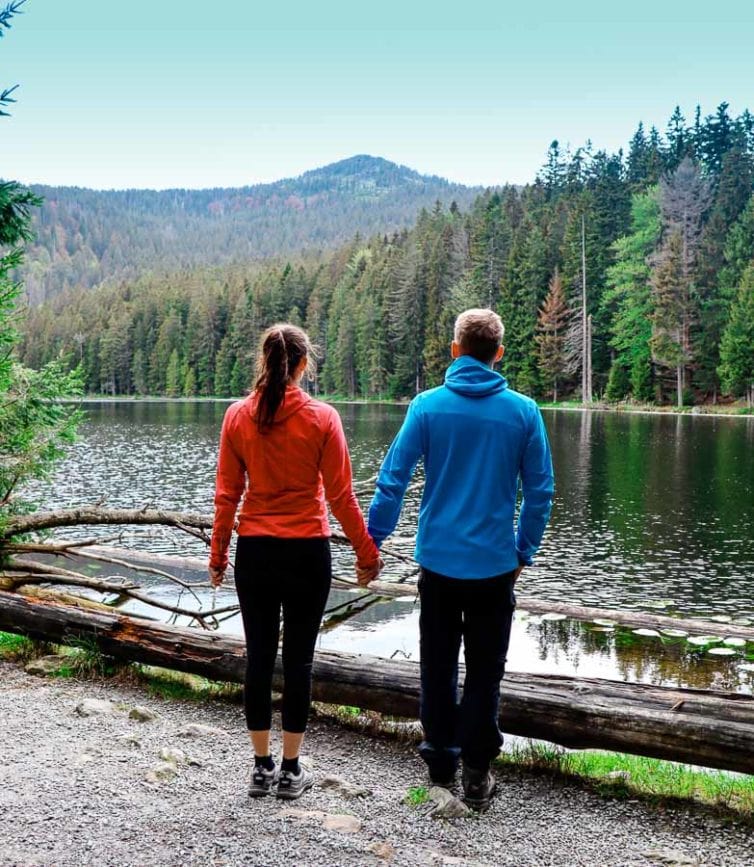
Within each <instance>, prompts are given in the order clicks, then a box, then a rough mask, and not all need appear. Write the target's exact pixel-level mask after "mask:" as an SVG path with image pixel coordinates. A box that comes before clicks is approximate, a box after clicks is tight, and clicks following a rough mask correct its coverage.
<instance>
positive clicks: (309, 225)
mask: <svg viewBox="0 0 754 867" xmlns="http://www.w3.org/2000/svg"><path fill="white" fill-rule="evenodd" d="M32 189H34V191H35V192H37V193H38V194H39V195H41V196H42V197H43V198H44V204H43V206H42V208H41V209H40V211H39V212H38V214H37V215H36V218H35V231H36V240H35V242H34V243H32V244H30V245H29V247H28V249H27V256H26V264H25V265H24V268H23V273H22V275H21V276H22V279H23V280H24V281H25V284H26V288H27V292H28V294H29V297H30V300H31V301H32V302H39V301H42V300H44V299H46V298H49V297H51V296H54V295H56V294H57V293H58V292H60V291H61V290H63V289H66V288H69V287H76V286H84V287H90V286H94V285H96V284H98V283H101V282H102V281H103V280H106V279H109V278H128V277H133V276H134V275H136V274H138V273H141V272H143V271H145V270H168V271H170V270H177V269H180V268H184V267H192V266H196V265H215V264H217V265H219V264H224V263H228V262H238V261H248V260H250V259H260V258H268V257H275V256H280V255H291V254H296V253H299V252H302V251H319V250H323V249H327V248H331V247H335V246H337V245H339V244H341V243H342V242H343V241H346V240H348V239H349V238H352V237H353V236H354V235H355V234H356V233H357V232H360V233H361V234H362V235H373V234H376V233H383V232H384V233H391V232H394V231H397V230H400V229H403V228H405V227H407V226H410V225H412V224H413V222H414V220H415V218H416V214H417V212H418V211H419V210H420V209H421V208H422V207H431V206H432V205H433V204H434V203H435V202H436V201H437V200H439V201H441V202H442V203H443V204H445V205H449V204H450V203H451V202H452V201H454V200H455V201H456V202H457V203H458V205H459V206H460V207H462V208H463V207H464V206H467V205H469V204H470V203H471V202H472V201H473V199H474V198H475V197H476V196H477V195H478V193H479V192H480V189H479V188H472V187H466V186H463V185H461V184H453V183H450V182H449V181H446V180H444V179H443V178H439V177H436V176H430V175H422V174H419V173H418V172H416V171H414V170H413V169H410V168H407V167H406V166H400V165H397V164H396V163H392V162H389V161H388V160H385V159H382V158H380V157H373V156H367V155H360V156H354V157H351V158H350V159H345V160H342V161H340V162H336V163H332V164H331V165H328V166H324V167H322V168H319V169H313V170H312V171H308V172H305V173H304V174H303V175H301V176H300V177H297V178H288V179H285V180H280V181H276V182H274V183H269V184H257V185H254V186H248V187H239V188H233V189H205V190H184V189H175V190H161V191H156V190H89V189H83V188H79V187H48V186H33V187H32Z"/></svg>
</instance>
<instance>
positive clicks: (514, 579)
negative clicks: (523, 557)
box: [513, 566, 526, 584]
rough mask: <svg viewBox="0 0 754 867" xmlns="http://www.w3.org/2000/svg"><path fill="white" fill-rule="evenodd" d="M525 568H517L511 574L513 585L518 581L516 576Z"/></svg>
mask: <svg viewBox="0 0 754 867" xmlns="http://www.w3.org/2000/svg"><path fill="white" fill-rule="evenodd" d="M525 568H526V567H525V566H519V567H518V569H516V570H515V571H514V573H513V583H514V584H515V583H516V581H518V576H519V575H520V574H521V573H522V572H523V571H524V569H525Z"/></svg>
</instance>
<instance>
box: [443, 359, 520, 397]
mask: <svg viewBox="0 0 754 867" xmlns="http://www.w3.org/2000/svg"><path fill="white" fill-rule="evenodd" d="M445 385H446V386H447V387H448V388H449V389H450V390H451V391H455V392H456V393H457V394H464V395H466V396H467V397H487V395H490V394H497V393H498V392H501V391H504V390H505V389H506V388H508V383H507V381H506V379H505V377H504V376H502V375H501V374H499V373H497V372H496V371H494V370H493V369H492V368H491V367H488V365H486V364H484V363H483V362H481V361H477V359H476V358H472V357H471V356H470V355H462V356H461V357H460V358H456V360H455V361H454V362H453V363H452V364H451V365H450V367H449V368H448V369H447V371H446V373H445Z"/></svg>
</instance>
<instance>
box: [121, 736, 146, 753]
mask: <svg viewBox="0 0 754 867" xmlns="http://www.w3.org/2000/svg"><path fill="white" fill-rule="evenodd" d="M118 743H119V744H122V745H123V746H124V747H129V748H130V749H135V750H140V749H141V741H140V740H139V739H138V738H137V737H136V735H121V736H120V737H119V738H118Z"/></svg>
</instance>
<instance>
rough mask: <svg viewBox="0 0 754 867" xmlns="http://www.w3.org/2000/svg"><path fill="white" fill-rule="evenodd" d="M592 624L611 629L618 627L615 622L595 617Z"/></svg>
mask: <svg viewBox="0 0 754 867" xmlns="http://www.w3.org/2000/svg"><path fill="white" fill-rule="evenodd" d="M592 623H596V624H597V626H609V627H611V628H612V627H613V626H615V625H616V623H615V621H614V620H609V619H608V618H607V617H595V618H594V620H592Z"/></svg>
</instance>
